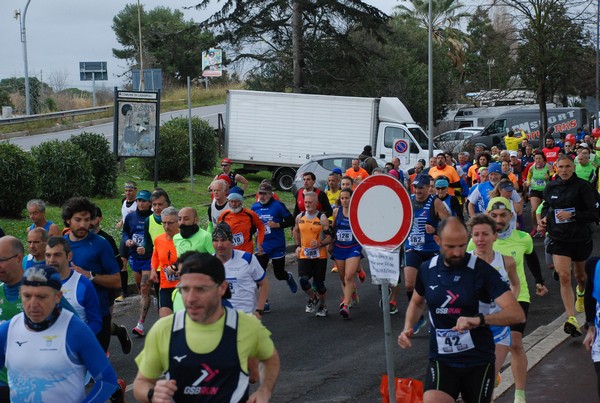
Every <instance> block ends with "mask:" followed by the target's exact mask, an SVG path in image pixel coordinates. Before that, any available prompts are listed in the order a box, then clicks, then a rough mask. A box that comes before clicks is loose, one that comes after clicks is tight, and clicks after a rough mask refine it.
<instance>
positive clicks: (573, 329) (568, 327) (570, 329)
mask: <svg viewBox="0 0 600 403" xmlns="http://www.w3.org/2000/svg"><path fill="white" fill-rule="evenodd" d="M579 328H580V326H579V323H577V319H576V318H575V316H569V319H567V321H566V322H565V326H564V327H563V329H564V331H565V333H567V334H570V335H571V337H579V336H581V330H579Z"/></svg>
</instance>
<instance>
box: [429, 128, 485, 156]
mask: <svg viewBox="0 0 600 403" xmlns="http://www.w3.org/2000/svg"><path fill="white" fill-rule="evenodd" d="M483 129H485V127H462V128H460V129H456V130H450V131H448V132H444V133H442V134H438V135H437V136H435V137H434V138H433V145H434V146H435V148H439V149H441V150H444V151H450V152H452V154H454V156H456V155H457V154H458V153H459V152H461V151H463V143H464V142H465V140H467V139H470V138H471V137H473V136H474V135H476V134H479V133H481V132H482V130H483Z"/></svg>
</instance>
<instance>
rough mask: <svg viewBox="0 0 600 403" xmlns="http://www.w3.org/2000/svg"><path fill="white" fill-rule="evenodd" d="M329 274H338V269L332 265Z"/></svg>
mask: <svg viewBox="0 0 600 403" xmlns="http://www.w3.org/2000/svg"><path fill="white" fill-rule="evenodd" d="M331 272H332V273H337V272H338V268H337V267H336V266H335V265H333V268H332V269H331Z"/></svg>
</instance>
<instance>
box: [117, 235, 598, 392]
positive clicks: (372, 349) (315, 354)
mask: <svg viewBox="0 0 600 403" xmlns="http://www.w3.org/2000/svg"><path fill="white" fill-rule="evenodd" d="M595 238H596V240H598V238H599V237H598V230H596V232H595ZM595 244H596V247H595V248H594V253H595V254H599V253H600V242H596V243H595ZM534 245H535V249H536V251H537V253H538V256H539V257H540V260H541V261H542V265H543V270H544V272H543V274H544V278H545V279H546V284H547V286H548V289H549V290H550V293H549V294H548V295H547V296H545V297H537V296H535V295H532V302H531V307H530V310H529V320H528V324H527V329H526V335H527V334H528V333H530V332H532V331H533V330H535V329H536V328H537V327H539V326H542V325H546V324H548V323H550V322H552V321H553V320H554V319H555V318H556V317H558V316H559V315H560V314H561V313H562V312H563V307H562V302H561V300H560V294H559V286H558V282H556V281H554V280H553V279H552V275H551V272H549V271H548V270H546V269H545V265H544V264H543V254H542V252H543V241H542V239H540V238H536V239H534ZM330 266H331V264H330ZM363 266H364V267H366V268H368V262H367V261H366V259H365V260H364V261H363ZM287 268H288V269H290V270H291V271H292V273H294V275H295V276H296V274H297V266H296V263H295V261H294V259H291V260H290V261H289V263H288V265H287ZM367 273H368V269H367ZM269 280H270V281H271V288H270V295H269V300H270V302H271V307H272V312H271V313H269V314H265V315H264V317H263V322H264V324H265V325H266V326H267V327H268V328H269V329H270V330H271V332H272V333H273V339H274V341H275V344H276V346H277V349H278V350H279V353H280V355H281V374H280V377H279V380H278V382H277V387H276V389H275V392H274V395H273V399H272V401H273V402H365V403H366V402H377V401H380V397H379V384H380V379H381V374H382V373H384V372H385V371H386V366H385V347H384V341H383V338H384V331H383V316H382V311H381V309H379V307H378V301H379V294H378V290H377V286H376V285H373V284H371V282H370V276H368V277H367V281H366V282H365V283H364V284H362V285H361V286H360V289H359V295H360V304H359V306H358V307H356V308H352V309H351V318H352V319H351V320H349V321H344V320H342V319H341V318H340V316H339V314H338V313H337V306H338V303H339V301H340V298H341V295H342V293H341V289H340V286H339V280H338V277H337V274H335V273H328V275H327V280H326V285H327V287H328V289H329V292H328V294H329V304H328V306H329V308H330V312H329V316H328V317H326V318H317V317H315V316H314V315H312V314H306V313H304V305H305V302H306V298H305V295H304V294H302V292H301V291H299V292H298V293H297V294H295V295H294V294H291V293H290V291H289V288H288V287H287V285H286V284H285V283H280V282H278V281H277V280H276V279H275V277H274V275H273V274H272V272H271V271H269ZM528 282H529V286H530V289H535V281H534V279H533V277H532V276H531V275H530V274H528ZM138 300H139V299H138V298H137V297H130V298H128V299H126V302H124V303H122V304H119V305H118V306H117V307H116V310H115V321H116V322H117V323H121V324H124V325H126V327H127V328H128V329H131V328H132V327H133V326H134V325H135V323H136V321H137V309H138V305H137V304H138ZM406 306H407V301H406V297H404V296H403V295H402V294H401V296H400V298H399V310H400V312H399V313H398V314H396V315H393V316H392V317H391V322H392V329H393V331H392V337H393V339H394V340H395V338H396V337H397V335H398V333H399V332H400V331H401V330H402V328H403V324H404V312H405V310H406ZM149 316H150V317H149V320H148V325H149V326H148V327H150V324H151V323H152V322H153V321H154V320H156V317H157V315H156V310H154V309H153V310H152V312H151V314H150V315H149ZM133 342H134V348H133V351H132V353H131V354H130V355H129V356H123V354H122V353H121V351H120V347H119V344H118V341H117V340H116V339H113V341H112V344H111V361H112V363H113V365H114V367H115V368H116V369H117V371H118V374H119V376H120V377H122V378H124V379H125V380H126V381H127V383H128V385H129V384H131V382H132V381H133V379H134V377H135V373H136V372H137V368H136V366H135V363H134V361H133V359H134V357H135V356H136V355H137V354H138V353H139V351H140V350H141V348H142V347H143V339H134V340H133ZM427 351H428V333H427V331H423V332H422V333H421V334H419V335H417V336H415V338H414V343H413V347H412V348H411V349H408V350H402V349H400V348H399V347H398V346H397V345H396V344H395V342H394V348H393V355H394V366H395V373H396V376H401V377H412V378H420V379H422V378H423V375H424V370H425V367H426V363H427ZM127 396H128V398H129V399H130V401H131V400H132V399H133V398H132V394H131V392H129V393H128V395H127Z"/></svg>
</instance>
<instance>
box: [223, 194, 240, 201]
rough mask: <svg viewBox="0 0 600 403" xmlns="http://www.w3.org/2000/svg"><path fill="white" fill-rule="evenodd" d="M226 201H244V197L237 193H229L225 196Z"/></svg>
mask: <svg viewBox="0 0 600 403" xmlns="http://www.w3.org/2000/svg"><path fill="white" fill-rule="evenodd" d="M227 200H239V201H244V196H242V195H241V194H239V193H229V195H227Z"/></svg>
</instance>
